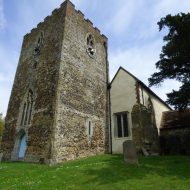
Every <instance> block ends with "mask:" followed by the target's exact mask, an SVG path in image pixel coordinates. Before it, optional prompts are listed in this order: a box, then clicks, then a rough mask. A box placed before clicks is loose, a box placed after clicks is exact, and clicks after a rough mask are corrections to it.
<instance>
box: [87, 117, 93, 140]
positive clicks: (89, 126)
mask: <svg viewBox="0 0 190 190" xmlns="http://www.w3.org/2000/svg"><path fill="white" fill-rule="evenodd" d="M86 133H87V136H88V137H92V135H93V126H92V121H91V120H87V122H86Z"/></svg>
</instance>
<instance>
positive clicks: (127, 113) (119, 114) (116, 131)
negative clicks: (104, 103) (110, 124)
mask: <svg viewBox="0 0 190 190" xmlns="http://www.w3.org/2000/svg"><path fill="white" fill-rule="evenodd" d="M124 114H125V115H126V116H127V117H126V118H127V122H126V124H127V125H126V129H127V134H126V135H125V129H124V117H123V115H124ZM118 116H121V136H119V134H118ZM129 137H130V127H129V112H128V111H123V112H117V113H114V138H116V139H122V138H129Z"/></svg>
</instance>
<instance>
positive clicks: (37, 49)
mask: <svg viewBox="0 0 190 190" xmlns="http://www.w3.org/2000/svg"><path fill="white" fill-rule="evenodd" d="M43 40H44V34H43V32H41V33H40V35H39V36H38V38H37V41H36V46H35V48H34V54H35V55H38V54H39V53H40V50H41V47H42V45H43Z"/></svg>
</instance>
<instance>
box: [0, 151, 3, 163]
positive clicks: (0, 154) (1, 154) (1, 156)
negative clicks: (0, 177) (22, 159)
mask: <svg viewBox="0 0 190 190" xmlns="http://www.w3.org/2000/svg"><path fill="white" fill-rule="evenodd" d="M2 159H3V153H0V162H1V161H2Z"/></svg>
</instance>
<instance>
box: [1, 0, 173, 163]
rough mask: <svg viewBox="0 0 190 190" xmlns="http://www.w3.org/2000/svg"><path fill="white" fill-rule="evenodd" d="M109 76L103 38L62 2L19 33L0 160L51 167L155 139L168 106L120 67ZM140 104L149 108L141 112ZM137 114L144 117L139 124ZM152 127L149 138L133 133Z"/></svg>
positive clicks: (94, 28) (86, 21)
mask: <svg viewBox="0 0 190 190" xmlns="http://www.w3.org/2000/svg"><path fill="white" fill-rule="evenodd" d="M108 75H109V70H108V55H107V38H106V36H104V35H103V34H101V33H100V31H99V29H97V28H96V27H94V26H93V24H92V22H91V21H90V20H88V19H85V18H84V15H83V13H81V12H80V11H77V10H76V9H75V6H74V5H73V4H72V3H71V2H70V1H69V0H66V1H65V2H64V3H63V4H62V5H61V6H60V8H59V9H55V10H54V11H53V12H52V15H51V16H48V17H46V18H45V19H44V21H43V22H41V23H39V24H38V26H37V27H36V28H34V29H32V30H31V32H30V33H29V34H26V35H25V36H24V39H23V44H22V50H21V55H20V59H19V63H18V67H17V71H16V76H15V80H14V84H13V88H12V92H11V97H10V100H9V105H8V111H7V115H6V120H5V130H4V134H3V138H2V145H1V149H0V152H2V153H3V160H12V161H19V160H24V161H26V162H40V163H46V164H55V163H60V162H64V161H66V160H72V159H76V158H81V157H87V156H90V155H96V154H100V153H109V152H113V153H122V149H121V147H122V142H123V141H124V140H126V139H134V141H135V142H136V145H137V146H138V147H139V148H140V146H141V144H142V146H144V145H143V143H145V145H146V144H147V143H146V142H148V143H151V145H153V144H155V143H154V141H155V142H156V140H157V136H156V135H157V128H159V125H160V123H159V122H160V116H161V112H162V111H168V110H170V108H168V107H167V105H165V103H163V101H161V100H160V98H158V97H157V96H156V95H155V94H154V93H153V92H152V91H150V89H148V87H145V85H144V84H143V83H142V82H139V80H137V79H136V78H135V77H133V76H131V75H130V74H128V73H127V72H126V71H124V69H121V68H120V69H119V71H118V73H117V74H116V77H115V78H114V79H113V81H112V83H111V84H109V77H108ZM122 75H123V76H122ZM110 88H111V89H110ZM137 92H138V93H137ZM142 94H144V95H142ZM139 105H140V106H139ZM150 107H151V108H150ZM145 108H147V110H148V108H150V109H151V110H152V111H149V112H148V111H147V110H146V113H144V112H143V109H145ZM154 108H155V109H154ZM139 110H140V112H139ZM141 113H144V115H142V114H141ZM141 117H143V118H145V120H146V121H148V122H145V123H144V124H142V123H143V121H142V118H141ZM147 118H148V119H147ZM138 126H139V127H138ZM147 126H148V127H147ZM151 126H152V129H151V130H152V131H151V130H147V131H148V132H149V133H151V134H152V135H151V134H148V133H147V134H146V133H145V132H142V130H140V129H141V128H143V127H144V128H143V130H144V131H146V128H150V127H151ZM155 127H157V128H155ZM133 128H134V129H133ZM155 129H156V130H155ZM142 134H144V135H145V136H147V139H146V138H144V139H143V140H142ZM151 136H153V138H152V137H151ZM150 139H151V140H150ZM149 141H151V142H149Z"/></svg>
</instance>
